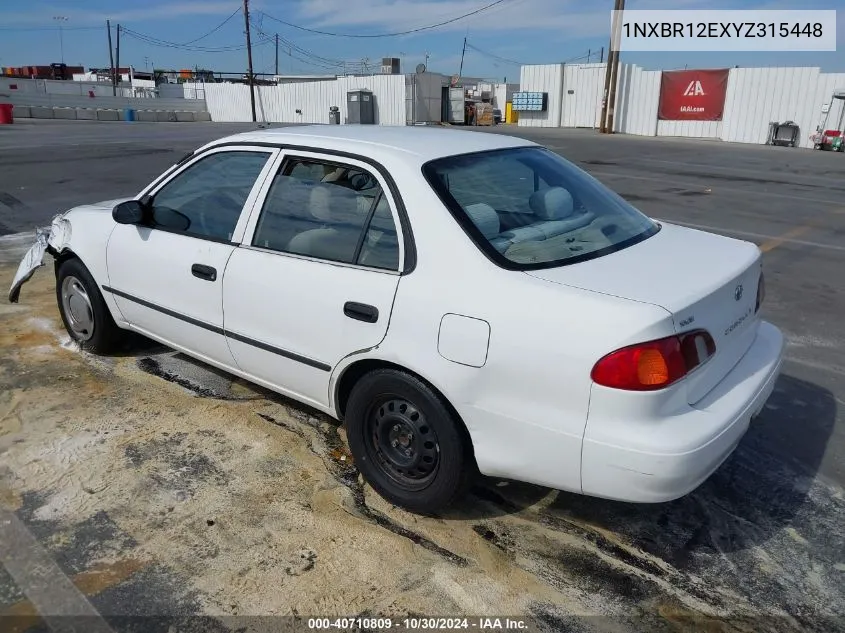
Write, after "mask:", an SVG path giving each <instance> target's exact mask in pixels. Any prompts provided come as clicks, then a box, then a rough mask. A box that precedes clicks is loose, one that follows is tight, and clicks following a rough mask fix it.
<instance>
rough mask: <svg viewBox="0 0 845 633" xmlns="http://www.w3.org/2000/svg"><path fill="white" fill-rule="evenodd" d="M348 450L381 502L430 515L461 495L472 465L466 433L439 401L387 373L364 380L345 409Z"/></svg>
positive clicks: (420, 385)
mask: <svg viewBox="0 0 845 633" xmlns="http://www.w3.org/2000/svg"><path fill="white" fill-rule="evenodd" d="M346 428H347V436H348V438H349V448H350V449H351V451H352V457H353V458H354V460H355V464H356V465H357V466H358V469H359V470H360V471H361V473H362V474H363V475H364V478H365V479H366V480H367V482H368V483H369V484H370V485H371V486H372V487H373V489H375V491H376V492H378V493H379V494H380V495H381V496H382V497H384V498H385V499H386V500H387V501H389V502H391V503H392V504H394V505H397V506H401V507H403V508H406V509H408V510H411V511H414V512H420V513H434V512H437V511H440V510H443V509H445V508H446V507H448V506H449V505H450V504H451V503H452V502H454V501H455V500H456V499H458V498H459V497H460V496H461V494H462V493H463V492H464V491H465V490H466V486H467V484H468V482H469V481H470V480H471V477H472V474H473V473H474V472H475V468H474V461H473V459H472V455H471V451H470V443H469V439H468V437H467V434H466V431H464V429H463V427H462V426H461V424H460V422H459V421H458V420H456V419H455V418H454V416H453V414H452V413H451V412H450V411H449V408H448V407H447V406H446V405H445V403H444V402H443V401H442V399H441V398H440V396H439V395H438V394H437V393H436V392H435V391H434V390H433V389H431V387H429V386H428V385H427V384H425V383H424V382H423V381H421V380H419V379H418V378H416V377H415V376H411V375H409V374H406V373H404V372H401V371H397V370H393V369H380V370H376V371H373V372H370V373H369V374H366V375H364V376H363V377H362V378H361V379H360V380H359V381H358V382H357V383H356V385H355V387H354V388H353V389H352V393H351V395H350V397H349V403H348V405H347V407H346Z"/></svg>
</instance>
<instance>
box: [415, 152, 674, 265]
mask: <svg viewBox="0 0 845 633" xmlns="http://www.w3.org/2000/svg"><path fill="white" fill-rule="evenodd" d="M423 173H424V175H425V177H426V179H427V180H428V182H429V184H431V186H432V187H433V188H434V190H435V191H436V192H437V194H438V195H439V197H440V199H441V200H442V201H443V202H444V203H445V204H446V206H447V207H448V208H449V209H450V211H452V213H453V215H454V216H455V218H456V219H457V220H458V221H459V222H460V223H461V224H462V225H463V226H464V228H465V229H466V230H467V232H468V233H469V235H470V236H471V237H472V238H473V240H474V241H475V242H476V244H477V245H478V246H479V248H481V249H482V250H483V251H484V252H485V253H487V255H488V256H489V257H490V258H491V259H493V260H494V261H495V262H496V263H498V264H500V265H501V266H503V267H505V268H510V269H531V268H547V267H552V266H561V265H565V264H570V263H575V262H578V261H584V260H587V259H594V258H596V257H601V256H603V255H606V254H608V253H611V252H613V251H616V250H620V249H622V248H626V247H627V246H630V245H632V244H635V243H637V242H639V241H641V240H644V239H646V238H648V237H650V236H651V235H653V234H654V233H656V232H657V231H658V230H659V227H658V225H656V224H655V223H654V222H653V221H651V220H650V219H649V218H647V217H646V216H644V215H643V214H642V213H640V212H639V211H637V210H636V209H635V208H634V207H632V206H631V205H630V204H628V203H627V202H626V201H625V200H624V199H622V198H621V197H620V196H619V195H617V194H616V193H614V192H613V191H611V190H610V189H608V188H607V187H605V186H604V185H602V184H601V183H600V182H598V181H597V180H595V179H594V178H592V177H591V176H590V175H588V174H587V173H586V172H584V171H583V170H581V169H579V168H578V167H576V166H575V165H573V164H572V163H570V162H568V161H566V160H564V159H563V158H561V157H560V156H558V155H557V154H555V153H553V152H551V151H549V150H546V149H544V148H533V147H531V148H513V149H507V150H496V151H489V152H478V153H474V154H466V155H461V156H450V157H447V158H442V159H438V160H435V161H432V162H430V163H427V164H426V165H425V166H424V167H423Z"/></svg>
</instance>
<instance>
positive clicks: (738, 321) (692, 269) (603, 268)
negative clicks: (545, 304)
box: [528, 224, 761, 404]
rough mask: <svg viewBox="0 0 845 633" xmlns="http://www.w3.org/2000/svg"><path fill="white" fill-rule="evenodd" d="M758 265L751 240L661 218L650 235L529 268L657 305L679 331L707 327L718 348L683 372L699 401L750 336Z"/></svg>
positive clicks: (542, 276)
mask: <svg viewBox="0 0 845 633" xmlns="http://www.w3.org/2000/svg"><path fill="white" fill-rule="evenodd" d="M760 272H761V257H760V251H759V249H758V248H757V247H756V246H755V245H754V244H751V243H749V242H744V241H740V240H735V239H731V238H726V237H722V236H720V235H714V234H712V233H706V232H703V231H697V230H693V229H688V228H685V227H680V226H675V225H671V224H663V225H662V228H661V230H660V231H659V232H658V233H656V234H655V235H654V236H652V237H650V238H649V239H647V240H644V241H643V242H640V243H638V244H636V245H634V246H631V247H628V248H625V249H623V250H620V251H617V252H615V253H612V254H610V255H606V256H604V257H599V258H597V259H594V260H590V261H586V262H581V263H578V264H573V265H570V266H560V267H557V268H548V269H541V270H534V271H529V272H528V274H530V275H532V276H534V277H537V278H539V279H544V280H547V281H550V282H554V283H559V284H564V285H567V286H572V287H577V288H582V289H584V290H591V291H594V292H601V293H603V294H609V295H614V296H617V297H620V298H625V299H629V300H633V301H640V302H643V303H649V304H652V305H656V306H660V307H662V308H663V309H665V310H667V311H668V312H669V313H670V314H671V315H672V318H673V321H674V325H675V331H676V332H677V333H681V332H689V331H693V330H697V329H704V330H707V332H709V333H710V335H711V336H712V337H713V340H714V342H715V343H716V353H715V355H714V356H712V357H711V358H710V359H709V360H708V361H707V362H706V363H704V364H703V365H701V366H700V367H698V368H697V369H696V370H695V371H693V372H692V373H691V374H689V375H688V376H687V377H686V378H685V379H684V380H685V383H686V385H687V390H688V401H689V403H690V404H694V403H696V402H698V401H699V400H701V398H703V397H704V396H705V395H707V393H709V392H710V390H711V389H713V388H714V387H715V386H716V385H717V384H718V383H719V382H720V381H721V380H722V378H724V377H725V375H727V373H728V372H730V370H731V369H733V367H734V366H735V365H736V363H737V362H739V360H740V359H741V358H742V356H743V355H744V354H745V352H746V351H747V350H748V348H749V347H750V346H751V344H752V343H753V341H754V337H755V333H756V329H757V328H756V324H757V321H758V316H757V313H756V311H755V306H756V300H757V285H758V283H759V279H760ZM607 351H608V352H611V351H613V350H610V349H608V350H607ZM597 360H598V359H597Z"/></svg>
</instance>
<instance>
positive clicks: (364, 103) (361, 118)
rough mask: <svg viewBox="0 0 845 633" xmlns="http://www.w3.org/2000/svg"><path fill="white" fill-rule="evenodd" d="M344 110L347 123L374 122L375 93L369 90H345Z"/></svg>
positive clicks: (370, 123)
mask: <svg viewBox="0 0 845 633" xmlns="http://www.w3.org/2000/svg"><path fill="white" fill-rule="evenodd" d="M346 110H347V119H346V120H347V122H348V123H363V124H369V125H373V124H375V122H376V111H375V95H374V94H373V93H372V92H371V91H369V90H351V91H349V92H347V93H346Z"/></svg>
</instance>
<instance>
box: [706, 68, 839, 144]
mask: <svg viewBox="0 0 845 633" xmlns="http://www.w3.org/2000/svg"><path fill="white" fill-rule="evenodd" d="M835 90H845V73H821V72H820V71H819V69H818V68H734V69H732V70H731V74H730V80H729V82H728V94H727V97H726V103H725V117H724V121H723V125H722V139H723V140H725V141H733V142H738V143H765V142H766V138H767V137H768V133H769V122H770V121H779V122H783V121H787V120H791V121H794V122H795V123H797V124H798V126H799V146H800V147H812V143H811V142H810V135H811V134H812V133H813V132H815V130H816V126H817V125H819V124H820V123H822V120H823V117H824V115H823V114H822V112H821V111H822V105H823V104H825V103H830V102H831V96H832V94H833V92H834V91H835ZM842 107H843V101H842V100H839V99H837V100H834V101H833V103H832V104H831V108H830V116H829V118H828V122H827V127H829V128H830V127H836V125H837V124H838V122H839V116H840V114H841V112H842Z"/></svg>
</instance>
